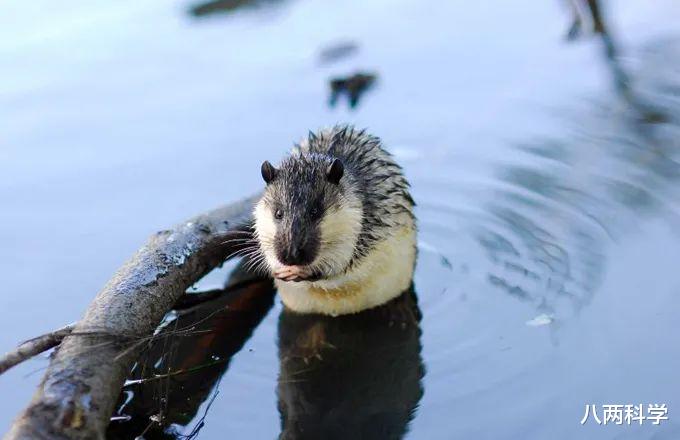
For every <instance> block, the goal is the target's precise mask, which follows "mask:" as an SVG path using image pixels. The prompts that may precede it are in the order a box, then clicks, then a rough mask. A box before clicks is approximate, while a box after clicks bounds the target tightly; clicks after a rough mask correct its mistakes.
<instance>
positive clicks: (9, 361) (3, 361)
mask: <svg viewBox="0 0 680 440" xmlns="http://www.w3.org/2000/svg"><path fill="white" fill-rule="evenodd" d="M75 326H76V325H75V324H69V325H67V326H65V327H62V328H60V329H58V330H54V331H52V332H50V333H46V334H44V335H41V336H38V337H35V338H33V339H29V340H28V341H26V342H23V343H22V344H21V345H19V346H18V347H17V348H15V349H14V350H12V351H10V352H8V353H6V354H5V355H4V356H2V357H0V374H2V373H4V372H5V371H7V370H9V369H10V368H12V367H14V366H15V365H18V364H20V363H22V362H24V361H26V360H28V359H31V358H32V357H34V356H37V355H39V354H41V353H44V352H46V351H47V350H49V349H51V348H54V347H56V346H57V345H59V344H60V343H61V341H62V340H63V339H64V337H66V336H68V335H69V334H71V332H72V331H73V329H74V328H75Z"/></svg>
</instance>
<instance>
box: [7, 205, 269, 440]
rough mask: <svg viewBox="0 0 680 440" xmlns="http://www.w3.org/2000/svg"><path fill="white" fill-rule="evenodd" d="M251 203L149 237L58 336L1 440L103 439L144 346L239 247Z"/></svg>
mask: <svg viewBox="0 0 680 440" xmlns="http://www.w3.org/2000/svg"><path fill="white" fill-rule="evenodd" d="M256 200H257V196H254V197H251V198H249V199H246V200H244V201H241V202H238V203H235V204H233V205H229V206H227V207H224V208H220V209H217V210H214V211H211V212H208V213H206V214H203V215H200V216H198V217H195V218H193V219H191V220H189V221H188V222H185V223H182V224H180V225H177V226H176V227H175V228H173V229H172V230H166V231H161V232H158V233H156V234H154V235H153V236H152V237H151V238H150V239H149V241H148V242H147V244H146V245H145V246H143V247H142V248H141V249H140V250H139V251H137V253H136V254H135V255H134V256H133V257H132V258H131V259H130V260H129V261H128V262H127V263H125V265H124V266H123V267H122V268H121V269H119V270H118V272H117V273H116V274H115V275H114V276H113V278H112V279H111V280H110V281H109V282H108V283H107V284H106V286H104V288H103V289H102V290H101V291H100V292H99V294H98V295H97V297H96V298H95V299H94V300H93V301H92V303H91V304H90V305H89V306H88V308H87V310H86V312H85V316H84V317H83V318H82V319H81V320H80V321H79V322H78V323H77V324H76V325H75V327H74V328H73V331H72V334H70V335H64V336H63V341H62V343H61V345H59V347H58V348H57V350H56V351H55V355H54V356H53V358H52V360H51V362H50V365H49V367H48V369H47V372H46V373H45V376H44V377H43V379H42V382H41V384H40V385H39V387H38V390H37V391H36V393H35V395H34V396H33V399H32V401H31V402H30V404H29V406H28V407H27V408H26V409H25V410H24V411H23V412H22V413H21V414H20V415H19V416H18V417H17V419H16V420H15V422H14V424H13V425H12V427H11V428H10V431H9V433H8V434H7V435H6V437H5V440H14V439H103V438H104V435H105V434H104V433H105V431H106V427H107V426H108V424H109V419H110V416H111V414H112V413H113V409H114V405H115V403H116V399H117V398H118V395H119V393H120V390H121V388H122V386H123V383H124V381H125V379H126V377H127V375H128V373H129V371H130V367H131V365H132V363H133V362H134V361H135V359H136V358H137V357H138V355H139V353H140V351H141V349H142V348H143V347H144V346H145V345H146V343H147V342H145V341H148V339H149V338H150V337H151V336H152V335H153V333H154V331H155V329H156V327H157V326H158V324H159V323H160V321H161V319H162V318H163V316H164V315H165V314H166V313H167V312H168V311H169V310H170V309H171V307H172V306H173V304H175V303H176V302H177V300H178V299H179V298H180V297H181V296H182V295H183V294H184V292H185V291H186V290H187V289H188V288H189V287H190V286H191V285H192V284H194V283H195V282H196V281H198V280H199V279H200V278H201V277H202V276H203V275H205V274H206V273H208V272H209V271H210V270H212V269H213V268H215V267H216V266H217V265H219V264H221V263H222V262H223V261H224V260H225V259H226V258H227V257H228V256H230V255H232V254H233V253H234V251H235V250H238V249H239V244H240V243H243V241H242V240H241V238H243V235H244V234H247V233H248V231H249V228H248V226H247V225H248V223H249V222H250V218H251V212H252V207H253V205H254V203H255V201H256ZM92 329H106V331H105V332H98V333H97V332H92V331H91V330H92ZM80 334H83V335H84V334H88V337H79V335H80ZM130 335H134V336H135V338H136V339H135V338H132V339H131V336H130ZM140 341H141V342H140Z"/></svg>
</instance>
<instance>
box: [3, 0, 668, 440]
mask: <svg viewBox="0 0 680 440" xmlns="http://www.w3.org/2000/svg"><path fill="white" fill-rule="evenodd" d="M213 3H221V5H219V4H212V5H209V6H206V5H203V6H201V7H199V6H200V5H198V4H193V3H188V2H185V1H181V2H168V1H149V2H137V1H131V0H129V1H119V2H103V1H94V2H93V1H87V2H86V1H71V2H67V3H66V4H63V3H60V4H59V5H56V4H53V3H52V2H48V1H32V2H14V3H12V4H5V5H3V6H2V10H3V13H2V14H0V55H1V56H0V104H1V106H0V133H2V135H1V136H0V203H1V206H2V209H1V210H0V215H1V218H2V226H3V227H2V228H1V229H0V242H1V243H3V246H2V248H1V250H0V263H1V264H0V268H1V269H0V274H2V279H3V294H2V295H0V310H2V311H3V313H2V319H3V326H2V329H3V331H2V332H0V351H5V350H7V349H9V348H10V347H12V346H14V344H15V343H16V342H17V341H19V340H23V339H26V338H29V337H31V336H34V335H35V334H38V333H40V332H43V331H47V330H49V329H52V328H56V327H59V326H61V325H63V324H65V323H67V322H71V321H75V320H77V319H78V317H79V316H80V314H81V313H82V311H83V310H84V308H85V306H86V305H87V303H88V302H89V300H90V299H91V298H92V297H93V295H94V294H95V293H96V292H97V290H98V289H99V288H100V287H101V286H102V285H104V283H105V282H106V280H107V279H108V277H109V276H110V275H111V274H112V273H113V272H114V271H115V269H116V268H117V267H118V266H119V265H120V264H121V263H122V262H123V261H124V260H125V259H126V258H127V256H129V255H131V254H132V253H133V252H134V250H135V249H136V248H137V247H139V246H140V245H141V243H143V241H144V239H145V237H146V236H148V235H149V234H151V233H153V232H155V231H156V230H159V229H162V228H165V227H167V226H168V225H170V224H173V223H176V222H178V221H181V220H183V219H185V218H187V217H189V216H191V215H193V214H195V213H197V212H200V211H203V210H206V209H209V208H211V207H214V206H216V205H219V204H222V203H226V202H229V201H232V200H236V199H239V198H241V197H243V196H245V195H247V194H250V193H252V192H254V191H256V190H258V189H259V188H260V187H261V182H260V177H259V164H260V163H261V162H262V160H264V159H269V160H272V161H275V160H278V159H280V158H281V157H282V156H283V155H284V154H285V152H286V151H287V149H288V148H289V147H290V145H291V143H292V142H293V141H294V140H297V139H298V138H300V137H301V136H302V135H304V134H305V133H306V131H307V130H308V129H313V128H318V127H320V126H324V125H329V124H334V123H336V122H339V121H342V122H352V123H354V124H356V125H358V126H361V127H368V128H369V129H370V130H371V131H372V132H374V133H375V134H377V135H379V136H381V137H382V138H383V139H384V141H385V144H386V145H387V146H388V148H389V149H390V150H391V151H393V152H394V153H395V155H396V156H397V158H398V160H399V161H400V162H401V163H402V164H403V165H404V167H405V169H406V173H407V175H408V177H409V179H410V181H411V183H412V185H413V194H414V197H415V198H416V200H417V202H418V209H417V215H418V218H419V225H420V244H419V246H420V255H419V260H418V267H417V272H416V277H415V280H414V291H415V293H416V294H417V296H418V305H419V310H420V312H421V313H422V320H421V321H420V323H419V327H418V328H419V332H420V333H419V334H418V338H417V339H416V340H413V339H408V341H410V342H409V344H411V345H410V347H411V349H412V350H411V351H408V352H407V354H408V355H409V356H410V355H412V354H413V353H414V352H416V353H417V354H418V355H417V359H419V360H420V361H419V362H422V366H423V370H422V371H423V372H424V376H422V378H420V376H421V374H420V373H418V372H419V371H421V370H420V369H419V363H418V362H415V361H414V362H412V363H410V364H408V365H409V367H408V368H407V369H406V371H407V372H410V373H409V374H411V375H410V376H408V377H410V378H412V379H413V378H415V379H417V380H416V382H419V387H422V395H420V394H418V391H417V389H420V388H415V387H414V388H409V389H408V390H410V391H408V390H407V391H405V394H404V396H406V397H405V398H404V401H407V402H411V403H409V405H413V406H414V413H413V418H412V420H411V421H410V422H409V421H408V420H405V423H406V425H407V429H408V434H407V437H408V438H414V439H416V438H419V439H432V438H442V439H449V438H494V439H496V438H508V439H515V438H527V439H543V438H554V439H572V438H596V439H617V440H618V439H655V440H659V439H661V440H663V439H675V438H678V437H680V422H678V421H677V419H676V418H675V416H674V414H675V411H674V410H675V408H678V405H679V404H680V402H679V401H678V397H677V396H678V395H679V393H680V377H679V376H678V375H677V371H679V370H680V350H679V349H678V345H677V342H676V340H677V333H678V323H677V322H678V321H677V310H678V306H679V305H680V304H679V303H678V297H679V296H678V295H680V274H678V271H677V261H680V235H679V234H678V230H679V229H678V226H680V222H679V220H680V219H679V218H678V215H677V214H678V197H679V195H680V194H679V192H680V189H678V188H679V186H678V179H679V178H680V167H679V166H678V159H679V158H678V156H679V155H678V148H680V61H679V60H680V32H678V31H680V29H678V26H677V19H676V17H678V16H680V15H679V14H680V8H679V6H678V5H677V4H676V3H675V2H673V1H670V0H666V1H655V2H647V3H644V4H643V3H641V2H635V1H632V0H617V1H611V2H607V3H606V4H605V5H604V6H606V7H605V8H604V11H603V12H604V17H605V22H606V23H607V26H608V29H609V30H610V39H609V40H607V39H603V38H601V37H600V36H597V35H591V34H590V33H589V32H587V29H586V32H585V35H584V36H583V37H582V38H580V39H577V40H575V41H572V42H567V41H566V40H565V34H566V32H567V30H568V28H569V24H570V14H571V12H570V9H569V8H568V7H566V5H564V4H560V3H557V2H530V1H518V2H512V3H508V2H505V3H503V4H500V3H499V2H494V3H493V4H491V3H484V2H481V3H475V2H463V1H455V2H435V1H426V2H423V1H419V2H416V1H411V0H408V1H407V0H399V1H386V0H375V1H359V0H356V1H349V2H342V3H339V2H338V3H329V2H312V1H309V0H297V1H289V2H286V1H257V2H250V3H248V2H236V1H232V2H213ZM241 3H243V4H241ZM343 45H344V46H345V47H353V49H351V50H344V51H343V50H342V47H343ZM333 47H336V48H337V47H339V48H340V50H336V51H335V53H336V54H339V55H338V56H331V57H330V59H328V57H327V56H322V55H321V54H322V53H326V54H328V53H329V52H328V50H329V48H333ZM330 52H331V53H333V51H332V50H331V51H330ZM361 72H366V73H370V74H376V75H377V79H376V81H375V83H374V84H373V85H372V86H371V88H370V89H368V90H367V91H366V92H365V93H364V94H363V95H362V96H361V99H359V100H358V101H357V105H356V106H355V107H354V108H351V107H350V106H349V105H348V100H347V99H346V97H345V98H343V97H339V99H338V100H337V102H336V103H335V105H334V106H330V105H329V100H330V98H331V96H330V89H329V85H328V81H329V80H330V79H332V78H338V77H348V76H351V75H353V74H355V73H361ZM224 272H225V271H222V272H220V273H219V274H213V275H211V276H209V278H208V279H207V280H205V281H204V282H202V283H200V285H199V286H197V287H199V288H212V287H215V286H217V285H219V284H220V283H221V282H222V280H223V279H224V276H225V273H224ZM224 300H225V301H228V299H224ZM255 305H256V306H257V307H255V308H254V309H252V310H254V311H255V312H258V313H255V314H254V315H243V316H246V318H247V319H246V318H244V320H243V321H242V322H243V327H241V330H242V331H243V333H244V334H243V335H242V340H243V346H242V347H241V346H240V345H230V346H227V345H223V346H220V349H221V350H223V351H224V352H225V353H226V355H228V356H229V357H230V360H229V363H228V368H227V370H226V373H224V376H222V377H221V380H219V381H218V380H217V379H218V378H219V377H220V375H221V370H219V369H217V370H216V371H215V374H214V375H213V379H212V381H207V382H206V383H207V384H208V386H206V387H204V389H203V394H201V395H200V396H199V395H196V397H195V399H197V400H198V401H199V406H198V407H197V409H196V411H195V412H194V413H192V414H193V416H191V417H187V418H186V419H185V420H180V421H179V422H177V424H176V425H175V426H174V428H175V429H176V430H177V431H178V432H181V433H184V434H185V435H187V434H190V433H191V432H192V431H193V430H194V429H195V427H197V426H200V427H201V429H200V432H199V433H198V434H199V436H198V437H199V438H202V439H213V438H214V439H217V438H226V437H236V438H273V437H276V436H277V435H278V434H279V432H280V430H281V427H280V417H279V409H278V402H277V392H276V390H277V386H279V384H277V377H278V375H279V368H280V364H279V361H280V359H279V352H278V348H277V334H278V332H279V330H278V326H279V325H280V323H279V319H280V313H281V306H280V304H279V303H278V301H277V300H274V305H273V307H272V308H271V310H270V309H269V308H268V304H261V303H257V302H256V303H255ZM249 310H251V309H249ZM260 320H261V321H260ZM339 325H342V324H339ZM250 331H252V336H250V337H249V338H248V337H247V336H248V334H249V332H250ZM385 337H389V336H385ZM225 344H226V343H225ZM414 344H415V345H414ZM232 355H233V357H231V356H232ZM410 359H416V358H413V357H412V358H410ZM45 365H46V360H45V359H38V360H34V361H31V362H28V363H26V364H25V365H22V366H20V367H18V368H16V369H15V370H12V371H11V372H9V373H7V374H5V375H3V376H1V377H0V389H1V390H2V393H3V396H11V398H3V399H1V401H0V430H3V431H4V430H5V429H6V427H8V426H9V423H10V422H11V419H12V418H13V416H14V414H16V413H17V411H18V410H19V409H20V408H21V407H22V406H23V405H24V404H25V402H27V401H28V399H29V398H30V395H31V394H32V392H33V390H34V387H35V385H36V384H37V382H38V381H39V378H40V375H41V371H40V369H42V368H44V366H45ZM220 365H222V366H225V365H224V363H221V364H220ZM36 370H37V372H36ZM195 377H196V376H194V377H193V378H194V379H192V376H191V375H190V374H187V377H186V380H188V381H191V380H195ZM213 383H215V384H217V383H219V385H218V387H217V388H215V389H213V387H212V384H213ZM368 383H369V384H371V383H373V384H375V382H371V381H370V378H369V382H368ZM404 383H413V382H409V381H408V380H405V381H404ZM216 391H218V393H217V394H215V393H216ZM639 403H643V404H645V405H646V404H648V403H665V404H667V405H668V407H669V418H670V420H669V421H666V422H664V423H662V424H661V425H659V426H653V425H651V424H644V425H643V426H626V425H624V426H615V425H608V426H598V425H597V424H595V423H587V424H586V425H585V426H582V425H581V424H580V423H579V421H580V420H581V418H582V417H583V414H584V408H585V405H586V404H597V405H603V404H639ZM204 415H205V417H204V418H203V416H204ZM180 422H181V423H180Z"/></svg>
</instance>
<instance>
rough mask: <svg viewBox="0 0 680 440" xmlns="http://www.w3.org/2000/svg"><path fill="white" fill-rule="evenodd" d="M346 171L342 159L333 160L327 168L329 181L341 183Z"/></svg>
mask: <svg viewBox="0 0 680 440" xmlns="http://www.w3.org/2000/svg"><path fill="white" fill-rule="evenodd" d="M344 173H345V166H344V165H343V164H342V161H340V159H333V162H332V163H331V164H330V165H328V169H327V170H326V177H327V178H328V181H329V182H331V183H333V184H335V185H337V184H338V183H340V179H342V175H343V174H344Z"/></svg>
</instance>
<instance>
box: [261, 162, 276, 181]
mask: <svg viewBox="0 0 680 440" xmlns="http://www.w3.org/2000/svg"><path fill="white" fill-rule="evenodd" d="M278 173H279V170H277V169H276V168H274V165H272V164H270V163H269V161H268V160H265V161H264V162H262V178H263V179H264V181H265V183H267V184H270V183H271V182H272V181H273V180H274V179H276V175H277V174H278Z"/></svg>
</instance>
